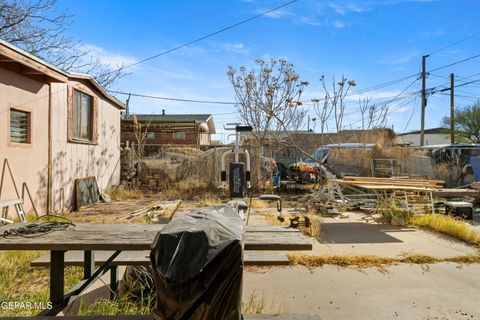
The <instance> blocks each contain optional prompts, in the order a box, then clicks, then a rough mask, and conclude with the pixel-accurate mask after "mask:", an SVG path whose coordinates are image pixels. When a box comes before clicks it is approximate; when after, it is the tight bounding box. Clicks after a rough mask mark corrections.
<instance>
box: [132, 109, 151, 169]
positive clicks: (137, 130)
mask: <svg viewBox="0 0 480 320" xmlns="http://www.w3.org/2000/svg"><path fill="white" fill-rule="evenodd" d="M150 123H151V121H148V122H147V123H146V124H145V125H143V124H142V123H141V122H139V121H138V119H137V116H135V115H134V116H133V134H134V135H135V139H136V140H137V146H136V148H135V153H136V158H137V160H140V158H142V157H143V156H144V150H145V139H146V138H147V135H148V128H149V127H150Z"/></svg>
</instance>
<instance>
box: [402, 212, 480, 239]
mask: <svg viewBox="0 0 480 320" xmlns="http://www.w3.org/2000/svg"><path fill="white" fill-rule="evenodd" d="M407 222H408V223H409V224H411V225H414V226H417V227H421V228H426V229H429V230H432V231H437V232H440V233H443V234H446V235H449V236H451V237H454V238H457V239H460V240H463V241H465V242H468V243H471V244H474V245H480V233H479V232H477V231H474V230H472V229H470V228H469V226H468V224H467V223H466V222H464V221H462V220H459V219H457V218H455V217H452V216H448V215H443V214H423V215H414V216H412V217H411V218H410V219H408V221H407Z"/></svg>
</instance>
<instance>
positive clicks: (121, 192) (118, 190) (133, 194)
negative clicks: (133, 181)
mask: <svg viewBox="0 0 480 320" xmlns="http://www.w3.org/2000/svg"><path fill="white" fill-rule="evenodd" d="M106 193H107V194H108V195H109V196H110V197H111V198H112V200H117V201H119V200H141V199H143V198H144V193H143V192H142V191H141V190H139V189H137V188H126V187H124V186H117V187H113V188H111V189H109V190H107V191H106Z"/></svg>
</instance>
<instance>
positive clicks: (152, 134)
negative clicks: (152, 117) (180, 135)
mask: <svg viewBox="0 0 480 320" xmlns="http://www.w3.org/2000/svg"><path fill="white" fill-rule="evenodd" d="M145 139H147V140H153V139H155V132H146V134H145Z"/></svg>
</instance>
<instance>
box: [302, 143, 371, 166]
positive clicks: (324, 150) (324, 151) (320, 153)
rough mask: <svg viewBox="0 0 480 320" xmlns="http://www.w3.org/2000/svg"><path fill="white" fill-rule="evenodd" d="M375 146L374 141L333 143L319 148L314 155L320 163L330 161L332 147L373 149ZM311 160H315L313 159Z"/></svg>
mask: <svg viewBox="0 0 480 320" xmlns="http://www.w3.org/2000/svg"><path fill="white" fill-rule="evenodd" d="M374 146H375V144H373V143H333V144H326V145H323V146H321V147H320V148H317V150H315V153H314V154H313V155H312V157H313V158H315V160H317V161H319V162H320V163H328V162H327V161H328V151H329V150H330V149H332V148H341V149H372V148H373V147H374ZM311 162H314V161H313V160H311Z"/></svg>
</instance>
